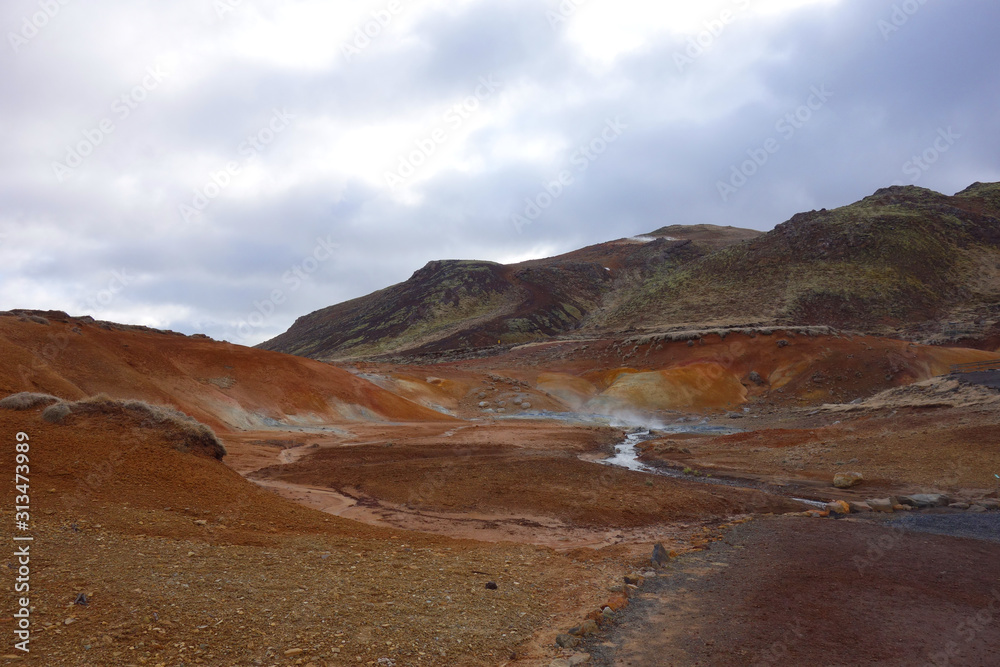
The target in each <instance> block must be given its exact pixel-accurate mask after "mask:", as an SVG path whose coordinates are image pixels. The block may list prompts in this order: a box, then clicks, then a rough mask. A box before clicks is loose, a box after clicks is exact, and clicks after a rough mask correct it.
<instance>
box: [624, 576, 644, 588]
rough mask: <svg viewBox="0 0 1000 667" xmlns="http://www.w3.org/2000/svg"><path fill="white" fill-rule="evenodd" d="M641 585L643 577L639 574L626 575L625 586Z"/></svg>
mask: <svg viewBox="0 0 1000 667" xmlns="http://www.w3.org/2000/svg"><path fill="white" fill-rule="evenodd" d="M641 583H642V575H639V574H632V575H625V585H627V586H638V585H639V584H641Z"/></svg>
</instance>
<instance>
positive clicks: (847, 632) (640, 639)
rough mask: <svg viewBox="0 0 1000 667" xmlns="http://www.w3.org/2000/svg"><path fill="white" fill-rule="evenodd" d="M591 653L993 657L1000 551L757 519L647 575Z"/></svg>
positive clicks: (845, 660) (781, 659) (753, 661)
mask: <svg viewBox="0 0 1000 667" xmlns="http://www.w3.org/2000/svg"><path fill="white" fill-rule="evenodd" d="M929 516H933V515H929ZM911 518H912V517H911ZM945 518H947V519H950V517H945ZM923 521H924V519H923V517H918V518H917V522H918V523H920V522H923ZM586 650H587V651H588V652H590V653H592V654H593V656H594V664H595V665H599V666H604V667H608V666H611V665H615V666H627V665H633V666H635V667H645V666H647V665H657V666H667V665H713V666H716V665H810V666H812V665H871V664H877V665H892V666H899V667H913V666H915V665H945V664H947V665H971V666H977V665H978V666H982V667H987V666H992V665H997V664H1000V545H997V544H995V543H994V542H992V541H984V540H969V539H961V538H955V537H946V536H940V535H929V534H926V533H917V532H910V531H899V530H892V528H891V525H889V526H887V525H880V524H878V523H875V522H868V521H833V520H820V519H804V518H792V517H774V518H770V519H762V520H758V521H754V522H751V523H749V524H745V525H743V526H740V527H738V528H737V529H735V530H734V531H733V532H732V533H730V534H729V536H728V537H727V538H726V540H725V541H723V542H718V543H714V544H712V545H711V549H710V550H707V551H702V552H698V553H695V554H691V555H689V556H684V557H681V558H680V559H678V560H677V561H675V563H674V564H673V565H672V566H671V568H670V570H668V572H667V576H661V577H657V578H655V579H652V580H648V581H647V582H646V583H645V584H644V585H643V587H642V589H641V592H640V594H639V595H638V596H636V598H635V599H634V601H633V603H632V604H631V605H630V606H629V607H628V608H627V610H626V611H625V612H624V614H623V617H622V619H621V623H620V624H619V625H618V626H617V628H616V629H615V630H613V631H611V632H610V633H606V634H604V635H603V636H600V637H598V638H595V639H594V640H593V641H591V642H590V645H589V646H588V647H587V648H586Z"/></svg>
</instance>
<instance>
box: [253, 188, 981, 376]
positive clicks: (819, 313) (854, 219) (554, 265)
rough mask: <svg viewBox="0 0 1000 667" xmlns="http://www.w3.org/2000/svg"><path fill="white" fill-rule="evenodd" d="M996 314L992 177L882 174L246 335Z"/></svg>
mask: <svg viewBox="0 0 1000 667" xmlns="http://www.w3.org/2000/svg"><path fill="white" fill-rule="evenodd" d="M998 318H1000V184H997V183H992V184H991V183H985V184H984V183H976V184H974V185H972V186H971V187H969V188H968V189H966V190H964V191H963V192H960V193H958V194H957V195H955V196H953V197H948V196H945V195H942V194H939V193H936V192H933V191H931V190H927V189H924V188H918V187H912V186H906V187H890V188H885V189H882V190H879V191H878V192H876V193H875V194H874V195H872V196H870V197H866V198H865V199H863V200H862V201H860V202H857V203H855V204H851V205H849V206H845V207H842V208H838V209H834V210H829V211H828V210H825V209H824V210H821V211H811V212H809V213H800V214H798V215H795V216H793V217H792V218H791V219H790V220H788V221H787V222H784V223H782V224H780V225H778V226H777V227H775V228H774V230H772V231H770V232H768V233H766V234H762V233H760V232H756V231H753V230H748V229H738V228H734V227H715V226H712V225H695V226H672V227H663V228H661V229H658V230H656V231H655V232H652V233H650V234H648V235H644V236H640V237H635V238H629V239H620V240H618V241H611V242H608V243H602V244H598V245H594V246H589V247H587V248H582V249H580V250H576V251H573V252H570V253H567V254H564V255H560V256H557V257H551V258H548V259H540V260H533V261H529V262H523V263H521V264H516V265H510V266H502V265H499V264H492V263H487V262H455V261H451V262H431V263H430V264H428V265H427V266H426V267H424V268H423V269H421V270H420V271H417V272H416V273H415V274H414V275H413V277H411V278H410V279H409V280H408V281H406V282H405V283H401V284H399V285H396V286H393V287H390V288H388V289H385V290H382V291H379V292H376V293H374V294H371V295H369V296H366V297H362V298H360V299H355V300H354V301H349V302H347V303H343V304H340V305H337V306H332V307H330V308H326V309H324V310H320V311H317V312H315V313H312V314H310V315H307V316H305V317H302V318H300V319H299V320H298V321H297V322H296V323H295V324H294V325H293V326H292V328H291V329H289V331H288V332H287V333H285V334H283V335H281V336H278V337H277V338H275V339H273V340H271V341H268V342H266V343H264V344H262V345H261V346H260V347H262V348H264V349H270V350H278V351H282V352H288V353H292V354H299V355H304V356H309V357H313V358H317V359H324V360H334V359H349V358H359V357H371V356H377V355H380V354H386V353H401V352H402V353H406V354H423V353H428V352H431V353H435V352H441V351H444V350H456V349H467V348H483V347H489V346H493V345H497V344H503V345H510V344H519V343H526V342H533V341H539V340H545V339H549V338H553V337H560V336H565V335H567V334H572V333H580V334H584V335H588V336H594V335H600V336H613V335H616V334H619V333H622V332H646V333H655V332H663V331H675V330H685V329H700V328H710V327H733V326H737V327H739V326H817V325H825V326H832V327H836V328H841V329H848V330H853V331H858V332H862V333H870V334H878V335H885V334H889V335H892V336H895V337H899V336H903V337H906V338H909V339H915V340H920V341H922V342H934V343H953V342H961V344H963V345H978V346H980V347H982V346H986V347H990V346H989V345H987V343H988V341H991V340H994V339H996V340H1000V324H995V323H996V322H997V320H998ZM993 347H995V346H993ZM993 347H990V349H993Z"/></svg>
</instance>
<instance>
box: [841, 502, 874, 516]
mask: <svg viewBox="0 0 1000 667" xmlns="http://www.w3.org/2000/svg"><path fill="white" fill-rule="evenodd" d="M847 506H848V507H850V508H851V511H852V512H854V513H855V514H859V513H861V512H871V511H872V508H871V506H870V505H869V504H868V503H863V502H858V501H852V502H849V503H847Z"/></svg>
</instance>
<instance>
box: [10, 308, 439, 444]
mask: <svg viewBox="0 0 1000 667" xmlns="http://www.w3.org/2000/svg"><path fill="white" fill-rule="evenodd" d="M0 356H2V358H3V359H4V361H5V363H4V364H3V366H2V367H0V395H3V396H6V395H8V394H12V393H15V392H19V391H37V392H42V393H47V394H53V395H55V396H58V397H60V398H64V399H70V400H75V399H79V398H84V397H87V396H92V395H94V394H99V393H106V394H108V395H110V396H112V397H116V398H129V399H132V398H134V399H141V400H146V401H149V402H151V403H157V404H165V405H172V406H174V407H176V408H178V409H180V410H181V411H183V412H185V413H187V414H189V415H191V416H193V417H195V418H197V419H198V420H200V421H203V422H205V423H207V424H210V425H212V426H213V427H216V428H220V429H222V430H224V431H231V430H239V429H267V428H273V427H285V428H288V427H310V426H322V425H324V424H328V423H330V422H344V421H351V420H359V419H364V420H370V419H374V420H380V419H383V420H423V419H431V420H441V419H449V417H448V416H446V415H443V414H440V413H438V412H435V411H433V410H431V409H429V408H426V407H423V406H420V405H417V404H415V403H412V402H410V401H408V400H406V399H404V398H400V397H399V396H396V395H395V394H392V393H390V392H388V391H386V390H384V389H381V388H379V387H376V386H375V385H373V384H371V383H370V382H368V381H366V380H363V379H361V378H358V377H356V376H354V375H352V374H351V373H348V372H347V371H344V370H343V369H340V368H335V367H333V366H330V365H328V364H324V363H320V362H317V361H313V360H311V359H304V358H302V357H294V356H290V355H284V354H279V353H276V352H265V351H262V350H255V349H253V348H247V347H241V346H238V345H232V344H230V343H221V342H217V341H214V340H211V339H209V338H207V337H204V336H191V337H188V336H184V335H181V334H177V333H173V332H164V331H157V330H155V329H148V328H146V327H135V326H126V325H116V324H111V323H108V322H95V321H94V320H92V319H91V318H72V317H69V316H68V315H67V314H66V313H60V312H46V313H38V312H26V311H19V312H13V313H6V314H3V315H0Z"/></svg>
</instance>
